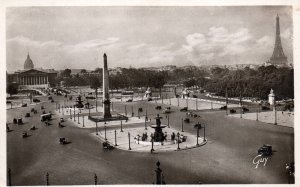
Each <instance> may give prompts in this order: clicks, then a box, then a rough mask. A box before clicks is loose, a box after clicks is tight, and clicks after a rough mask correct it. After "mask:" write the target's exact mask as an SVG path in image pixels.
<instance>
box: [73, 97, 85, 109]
mask: <svg viewBox="0 0 300 187" xmlns="http://www.w3.org/2000/svg"><path fill="white" fill-rule="evenodd" d="M75 106H76V108H83V106H84V105H83V104H82V100H81V96H80V95H79V96H78V97H76V104H75Z"/></svg>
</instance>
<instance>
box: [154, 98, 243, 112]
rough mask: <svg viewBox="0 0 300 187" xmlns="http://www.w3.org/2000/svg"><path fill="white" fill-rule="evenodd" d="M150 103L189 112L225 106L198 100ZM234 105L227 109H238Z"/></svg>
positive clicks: (168, 100) (176, 99) (173, 99)
mask: <svg viewBox="0 0 300 187" xmlns="http://www.w3.org/2000/svg"><path fill="white" fill-rule="evenodd" d="M151 102H152V103H158V104H165V105H171V106H177V107H180V108H183V107H188V109H189V110H207V109H220V107H222V106H225V102H221V101H211V100H205V99H199V98H188V99H182V98H168V99H163V100H162V99H158V100H153V101H151ZM238 106H239V105H236V104H228V108H233V107H238Z"/></svg>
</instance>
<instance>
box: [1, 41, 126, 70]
mask: <svg viewBox="0 0 300 187" xmlns="http://www.w3.org/2000/svg"><path fill="white" fill-rule="evenodd" d="M118 42H119V38H116V37H109V38H106V39H93V40H88V41H83V42H80V43H75V44H72V45H71V44H64V43H62V42H60V41H55V40H49V41H37V40H32V39H30V38H27V37H24V36H17V37H14V38H10V39H7V41H6V43H7V69H9V70H17V69H22V67H23V63H24V61H25V59H26V54H27V52H30V56H31V58H32V60H33V63H34V64H35V67H43V68H55V69H63V68H67V67H69V68H83V66H86V67H93V68H94V67H98V66H97V65H96V64H98V61H97V59H98V58H97V57H98V56H100V55H99V53H98V52H99V51H100V52H101V53H102V52H105V50H107V51H109V50H114V49H115V48H120V46H121V45H120V44H119V43H118ZM87 69H89V68H87Z"/></svg>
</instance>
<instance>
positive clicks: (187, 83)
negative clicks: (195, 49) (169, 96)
mask: <svg viewBox="0 0 300 187" xmlns="http://www.w3.org/2000/svg"><path fill="white" fill-rule="evenodd" d="M61 81H63V83H64V85H65V86H66V87H71V86H90V87H91V88H93V89H95V88H100V87H102V69H101V68H96V69H95V70H94V71H92V72H91V73H88V72H87V71H86V70H84V69H83V70H81V72H80V73H78V74H75V75H72V72H71V70H70V69H65V70H64V71H62V72H61V73H60V74H59V75H58V77H57V78H56V79H55V84H57V85H59V83H60V82H61ZM165 84H174V85H177V86H179V85H182V86H183V87H198V88H199V89H202V90H206V91H207V92H211V93H215V94H216V95H218V96H225V95H226V90H227V94H228V96H229V97H239V96H240V95H242V96H243V97H256V98H258V99H267V97H268V94H269V93H270V90H271V88H272V89H273V90H274V91H275V94H276V97H277V98H278V99H286V98H294V69H291V68H287V67H275V66H272V65H271V66H266V67H265V66H261V67H259V68H257V69H251V68H249V67H246V68H243V69H237V70H230V69H228V68H225V67H224V68H223V67H222V68H221V67H215V68H210V69H209V68H206V69H203V68H202V69H201V68H196V67H195V68H188V69H182V68H177V69H175V70H173V71H154V70H146V69H136V68H122V69H121V70H120V71H119V72H117V73H115V74H112V73H111V74H110V75H109V86H110V88H111V89H117V90H118V89H134V88H140V87H152V88H158V89H161V88H162V87H163V86H164V85H165ZM7 89H8V90H7V92H10V93H13V92H15V85H12V84H9V83H8V84H7Z"/></svg>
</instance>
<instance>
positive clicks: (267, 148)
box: [257, 144, 272, 156]
mask: <svg viewBox="0 0 300 187" xmlns="http://www.w3.org/2000/svg"><path fill="white" fill-rule="evenodd" d="M257 152H258V154H259V155H263V156H270V155H272V146H271V145H269V144H264V145H263V146H262V147H260V148H259V149H258V150H257Z"/></svg>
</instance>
